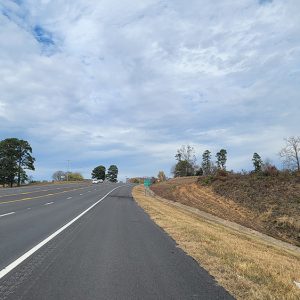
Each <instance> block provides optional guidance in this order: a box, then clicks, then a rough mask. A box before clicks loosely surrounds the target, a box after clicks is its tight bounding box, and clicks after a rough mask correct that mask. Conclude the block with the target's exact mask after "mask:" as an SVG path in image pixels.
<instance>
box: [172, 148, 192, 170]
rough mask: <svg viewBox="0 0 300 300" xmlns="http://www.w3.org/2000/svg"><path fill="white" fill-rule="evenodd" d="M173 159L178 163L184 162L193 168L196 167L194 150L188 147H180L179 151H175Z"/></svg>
mask: <svg viewBox="0 0 300 300" xmlns="http://www.w3.org/2000/svg"><path fill="white" fill-rule="evenodd" d="M175 158H176V160H177V161H178V162H180V161H182V160H185V161H187V162H188V163H189V164H190V165H191V166H192V167H193V168H195V165H196V156H195V149H194V147H192V146H190V145H182V146H181V147H180V148H179V149H177V153H176V155H175Z"/></svg>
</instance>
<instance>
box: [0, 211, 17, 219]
mask: <svg viewBox="0 0 300 300" xmlns="http://www.w3.org/2000/svg"><path fill="white" fill-rule="evenodd" d="M12 214H15V212H14V211H12V212H10V213H7V214H3V215H0V218H1V217H5V216H9V215H12Z"/></svg>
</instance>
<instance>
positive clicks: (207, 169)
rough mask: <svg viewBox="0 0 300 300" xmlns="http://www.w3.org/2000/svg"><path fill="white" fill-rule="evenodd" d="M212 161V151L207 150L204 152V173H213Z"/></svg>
mask: <svg viewBox="0 0 300 300" xmlns="http://www.w3.org/2000/svg"><path fill="white" fill-rule="evenodd" d="M211 168H212V161H211V152H210V151H209V150H205V151H204V152H203V154H202V170H203V174H204V175H209V174H211Z"/></svg>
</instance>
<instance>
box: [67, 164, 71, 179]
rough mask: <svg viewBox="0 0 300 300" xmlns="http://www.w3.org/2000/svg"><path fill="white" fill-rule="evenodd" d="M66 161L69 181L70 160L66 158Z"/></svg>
mask: <svg viewBox="0 0 300 300" xmlns="http://www.w3.org/2000/svg"><path fill="white" fill-rule="evenodd" d="M67 162H68V168H67V181H69V169H70V160H69V159H68V160H67Z"/></svg>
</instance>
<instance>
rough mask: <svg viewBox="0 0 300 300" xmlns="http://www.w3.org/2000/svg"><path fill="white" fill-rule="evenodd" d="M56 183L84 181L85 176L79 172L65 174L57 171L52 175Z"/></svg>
mask: <svg viewBox="0 0 300 300" xmlns="http://www.w3.org/2000/svg"><path fill="white" fill-rule="evenodd" d="M52 179H53V180H54V181H82V180H84V178H83V176H82V174H81V173H79V172H64V171H56V172H54V173H53V175H52Z"/></svg>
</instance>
